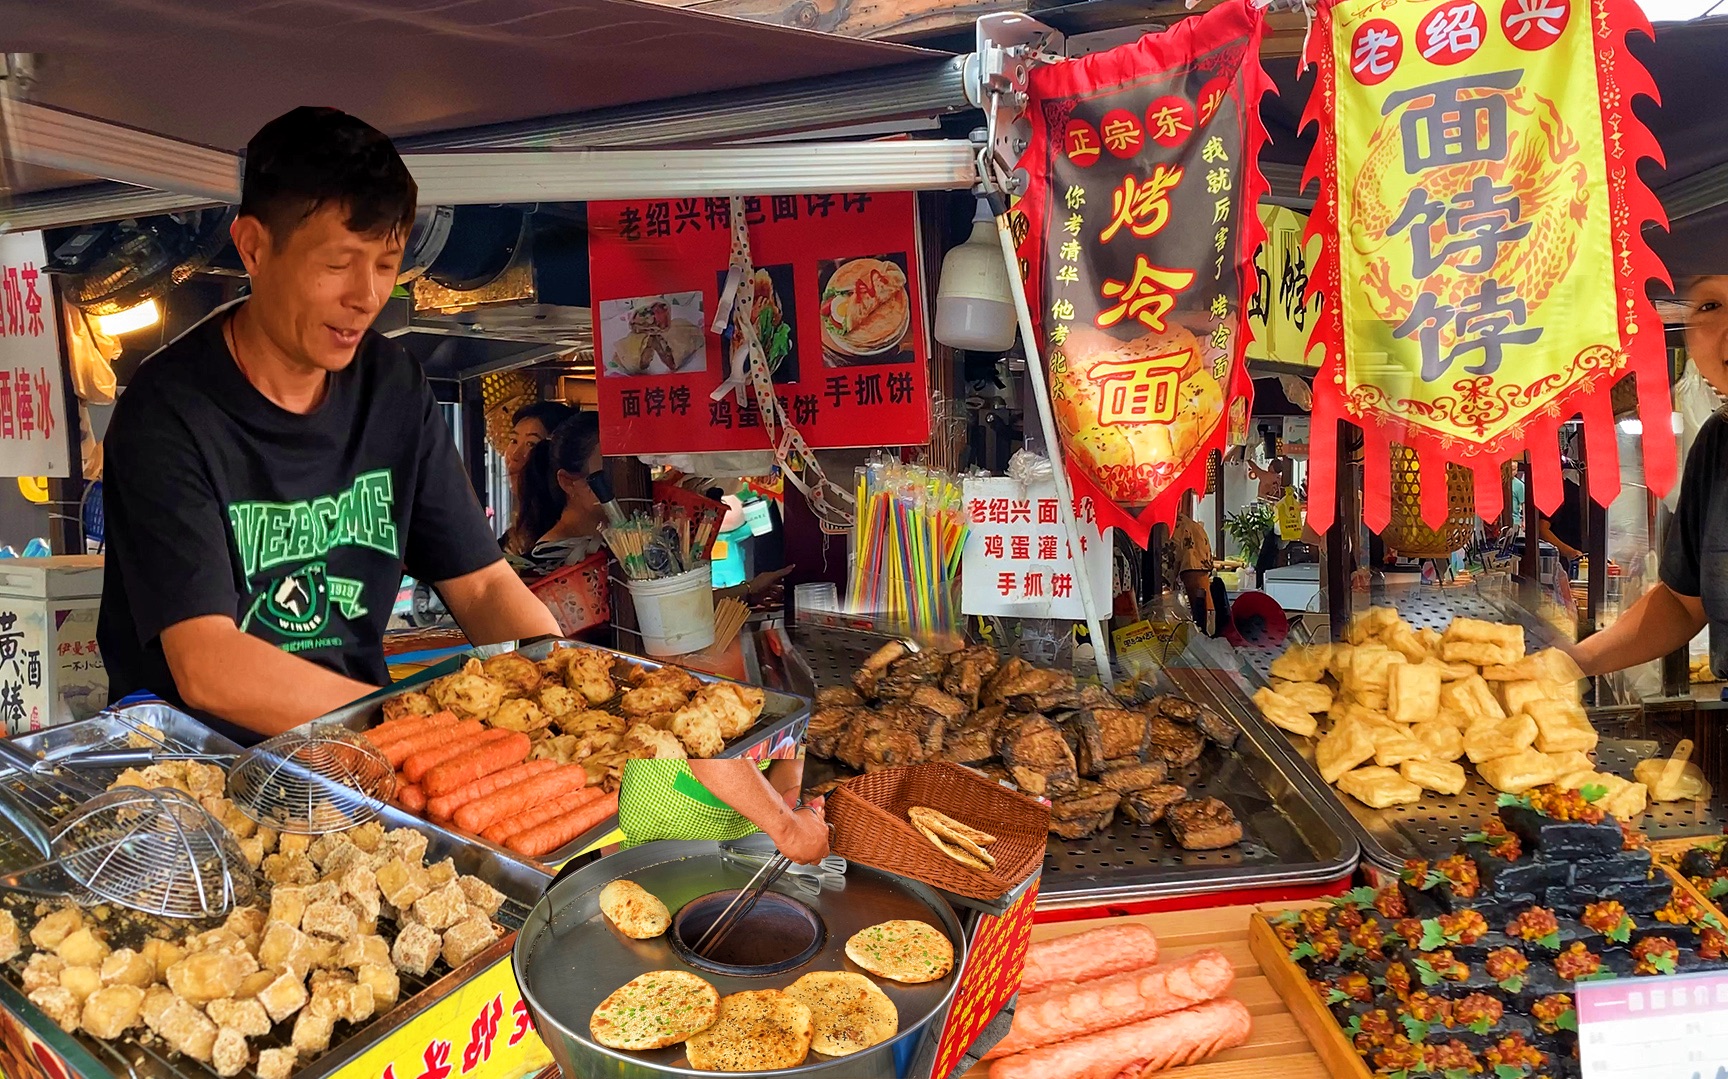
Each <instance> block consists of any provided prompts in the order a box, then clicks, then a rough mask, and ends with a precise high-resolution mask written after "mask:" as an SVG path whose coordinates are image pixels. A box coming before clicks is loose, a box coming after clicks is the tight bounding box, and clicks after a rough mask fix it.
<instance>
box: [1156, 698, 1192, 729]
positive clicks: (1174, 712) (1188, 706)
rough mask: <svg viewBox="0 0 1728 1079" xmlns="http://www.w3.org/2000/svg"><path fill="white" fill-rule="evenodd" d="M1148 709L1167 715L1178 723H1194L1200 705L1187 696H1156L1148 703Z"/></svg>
mask: <svg viewBox="0 0 1728 1079" xmlns="http://www.w3.org/2000/svg"><path fill="white" fill-rule="evenodd" d="M1146 708H1147V711H1150V712H1155V713H1157V714H1158V715H1161V716H1167V717H1169V718H1170V719H1174V720H1175V721H1176V722H1178V723H1192V722H1194V718H1195V717H1196V716H1198V715H1199V714H1200V706H1199V705H1197V704H1195V703H1194V702H1193V701H1191V700H1188V699H1187V698H1185V697H1172V696H1163V697H1154V698H1152V699H1151V700H1150V701H1148V702H1147V704H1146Z"/></svg>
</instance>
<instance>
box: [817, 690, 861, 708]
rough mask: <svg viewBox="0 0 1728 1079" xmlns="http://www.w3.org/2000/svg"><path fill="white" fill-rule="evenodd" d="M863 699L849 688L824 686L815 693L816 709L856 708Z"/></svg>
mask: <svg viewBox="0 0 1728 1079" xmlns="http://www.w3.org/2000/svg"><path fill="white" fill-rule="evenodd" d="M863 703H864V698H863V696H862V695H861V694H859V692H858V691H857V690H855V689H853V688H852V687H851V686H824V687H823V688H821V689H819V690H817V691H816V707H817V708H857V707H859V706H861V705H862V704H863Z"/></svg>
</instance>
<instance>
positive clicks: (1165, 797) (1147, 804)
mask: <svg viewBox="0 0 1728 1079" xmlns="http://www.w3.org/2000/svg"><path fill="white" fill-rule="evenodd" d="M1187 797H1188V791H1187V789H1186V788H1184V787H1183V786H1182V785H1181V784H1178V783H1159V784H1156V785H1154V786H1150V787H1146V788H1144V789H1142V790H1137V791H1129V792H1128V795H1127V797H1125V798H1123V799H1122V811H1123V812H1124V813H1126V814H1128V816H1129V817H1130V818H1131V819H1132V820H1133V821H1134V823H1136V824H1157V823H1158V822H1159V821H1161V820H1163V819H1164V813H1165V811H1166V810H1168V809H1169V808H1170V807H1171V806H1173V805H1175V804H1176V803H1177V802H1180V801H1183V800H1184V799H1186V798H1187Z"/></svg>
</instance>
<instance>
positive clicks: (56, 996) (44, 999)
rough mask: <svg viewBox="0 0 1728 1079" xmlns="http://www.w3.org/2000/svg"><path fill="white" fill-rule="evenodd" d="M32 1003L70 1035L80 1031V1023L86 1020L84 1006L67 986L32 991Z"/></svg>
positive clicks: (54, 986)
mask: <svg viewBox="0 0 1728 1079" xmlns="http://www.w3.org/2000/svg"><path fill="white" fill-rule="evenodd" d="M29 998H30V1003H32V1004H34V1005H36V1006H37V1007H38V1008H41V1009H42V1014H43V1015H46V1016H47V1017H48V1018H49V1020H51V1021H52V1022H53V1023H54V1025H55V1026H57V1027H59V1028H60V1029H61V1030H64V1031H65V1032H66V1033H68V1034H70V1033H72V1032H73V1031H75V1030H77V1029H78V1023H79V1022H80V1021H81V1020H82V1019H83V1018H84V1005H83V1002H81V1001H80V1000H79V999H78V998H77V997H75V996H73V995H72V991H71V990H70V989H67V988H66V987H65V986H60V985H48V986H43V987H42V988H40V989H34V990H31V992H30V993H29Z"/></svg>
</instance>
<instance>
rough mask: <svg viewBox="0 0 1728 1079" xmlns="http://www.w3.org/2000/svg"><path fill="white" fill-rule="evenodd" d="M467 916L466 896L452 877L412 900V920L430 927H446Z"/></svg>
mask: <svg viewBox="0 0 1728 1079" xmlns="http://www.w3.org/2000/svg"><path fill="white" fill-rule="evenodd" d="M467 916H468V896H467V895H465V894H464V893H463V891H462V886H461V885H459V884H457V883H456V881H455V880H454V879H452V880H451V881H450V882H449V883H447V884H445V885H444V886H443V887H441V888H437V889H435V890H433V891H430V892H427V893H426V894H425V895H423V896H421V897H420V898H419V899H417V900H415V901H414V920H415V921H418V922H421V923H423V924H424V925H426V926H427V927H428V928H430V929H448V928H450V927H451V926H453V925H455V924H456V923H457V922H459V921H461V920H462V919H464V918H466V917H467Z"/></svg>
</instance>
